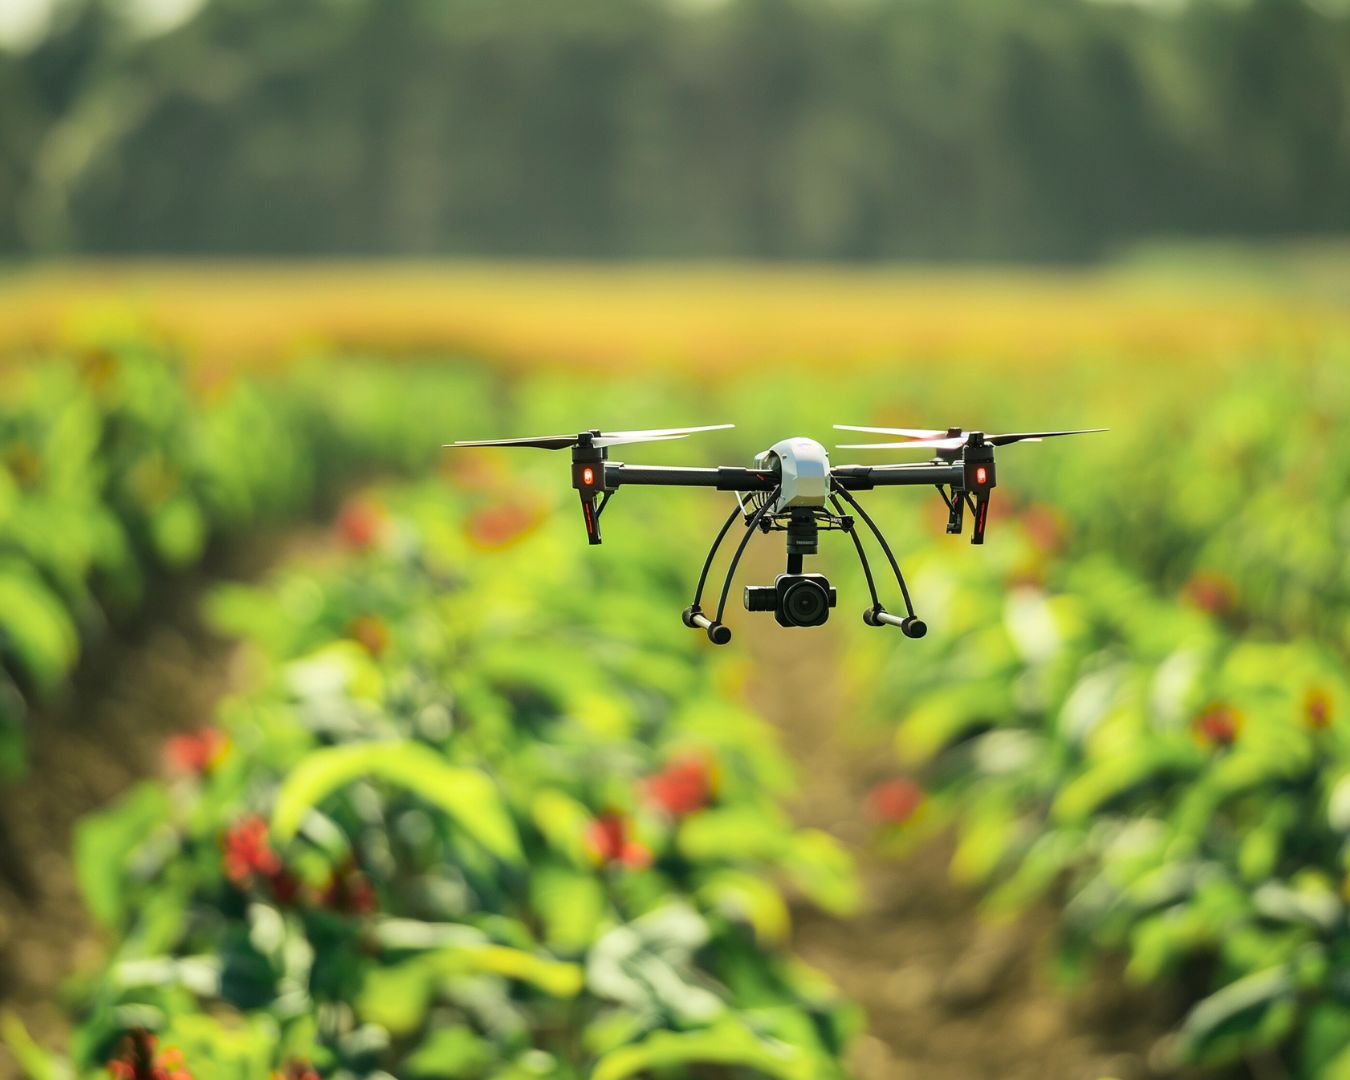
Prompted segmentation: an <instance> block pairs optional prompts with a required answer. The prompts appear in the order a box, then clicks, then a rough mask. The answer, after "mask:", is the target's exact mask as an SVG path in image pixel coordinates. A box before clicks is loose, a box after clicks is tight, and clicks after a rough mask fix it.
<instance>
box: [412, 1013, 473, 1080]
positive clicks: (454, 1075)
mask: <svg viewBox="0 0 1350 1080" xmlns="http://www.w3.org/2000/svg"><path fill="white" fill-rule="evenodd" d="M495 1060H496V1054H495V1052H494V1051H493V1049H492V1046H491V1045H490V1044H489V1043H488V1042H486V1041H485V1040H483V1039H480V1038H479V1037H478V1036H477V1035H475V1034H474V1033H473V1032H472V1031H471V1030H470V1029H469V1028H467V1027H464V1026H462V1025H459V1026H456V1027H443V1028H437V1029H436V1030H435V1031H433V1032H432V1033H431V1035H430V1036H429V1037H428V1038H427V1040H426V1041H425V1042H424V1043H422V1045H421V1046H419V1047H418V1048H417V1049H416V1050H414V1051H413V1052H412V1054H410V1055H409V1056H408V1058H407V1059H406V1060H405V1061H404V1062H403V1066H402V1069H403V1071H405V1072H406V1074H407V1075H408V1076H409V1077H412V1078H413V1080H422V1078H424V1077H425V1078H426V1080H474V1078H476V1077H479V1076H482V1075H483V1074H484V1072H485V1071H486V1070H487V1068H488V1067H489V1066H490V1065H491V1064H492V1063H493V1061H495Z"/></svg>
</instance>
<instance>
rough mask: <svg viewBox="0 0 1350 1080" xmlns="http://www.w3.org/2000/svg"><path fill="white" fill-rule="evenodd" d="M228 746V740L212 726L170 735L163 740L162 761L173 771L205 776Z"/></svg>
mask: <svg viewBox="0 0 1350 1080" xmlns="http://www.w3.org/2000/svg"><path fill="white" fill-rule="evenodd" d="M229 748H230V740H229V739H227V738H226V737H225V735H224V734H223V733H222V732H221V731H220V730H218V729H217V728H213V727H204V728H202V729H201V730H200V731H196V732H190V733H188V734H183V735H172V736H170V737H169V738H168V739H166V740H165V741H164V751H163V753H164V763H165V764H166V765H167V766H168V767H169V768H170V769H172V770H173V771H174V772H181V773H189V774H190V775H193V776H205V775H207V774H208V773H209V772H211V770H212V769H214V768H215V767H216V766H217V765H218V764H220V762H221V759H223V758H224V757H225V754H226V753H227V752H228V750H229Z"/></svg>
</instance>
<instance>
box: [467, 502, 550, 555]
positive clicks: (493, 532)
mask: <svg viewBox="0 0 1350 1080" xmlns="http://www.w3.org/2000/svg"><path fill="white" fill-rule="evenodd" d="M543 520H544V515H543V514H542V513H540V511H539V509H538V508H537V507H534V506H529V505H526V504H524V503H518V502H517V503H502V504H500V505H497V506H485V507H483V508H481V509H479V510H475V511H474V512H473V513H472V514H470V515H469V518H468V520H467V521H466V522H465V523H464V531H465V532H466V533H467V534H468V537H469V543H471V544H472V545H473V546H474V547H476V548H478V549H479V550H480V551H496V550H499V549H501V548H505V547H510V546H511V545H512V544H514V543H517V542H519V541H520V540H523V539H524V538H525V537H526V536H528V535H529V534H530V533H532V532H533V531H534V530H535V529H536V528H538V527H539V525H540V524H541V523H542V522H543Z"/></svg>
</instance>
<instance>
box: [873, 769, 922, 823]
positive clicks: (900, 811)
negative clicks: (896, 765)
mask: <svg viewBox="0 0 1350 1080" xmlns="http://www.w3.org/2000/svg"><path fill="white" fill-rule="evenodd" d="M923 800H924V790H923V788H922V787H920V786H919V785H918V784H917V783H916V782H915V781H913V780H911V779H909V777H907V776H897V777H895V778H894V779H891V780H883V781H881V783H879V784H877V785H875V786H874V787H873V788H872V790H871V791H869V792H868V793H867V799H866V806H867V813H868V815H869V816H870V817H871V818H872V819H873V820H874V821H877V822H879V823H881V824H883V825H902V824H904V823H905V822H906V821H909V820H910V819H911V818H912V817H913V816H914V815H915V814H916V813H917V812H918V809H919V807H920V806H922V805H923Z"/></svg>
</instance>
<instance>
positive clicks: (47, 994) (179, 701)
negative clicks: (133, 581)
mask: <svg viewBox="0 0 1350 1080" xmlns="http://www.w3.org/2000/svg"><path fill="white" fill-rule="evenodd" d="M294 542H295V534H292V535H291V536H290V537H287V538H285V539H283V538H282V537H281V536H270V537H269V536H262V537H258V538H255V539H253V540H251V541H250V543H249V544H248V545H247V548H246V549H245V550H241V551H232V552H230V553H228V554H224V555H216V556H213V557H212V558H210V559H209V560H208V562H207V565H206V566H205V567H204V568H202V569H201V570H200V571H197V572H194V573H192V574H188V575H183V576H180V577H176V578H174V579H172V580H168V581H162V582H160V583H158V585H157V587H156V594H155V599H154V601H153V602H152V603H151V604H150V606H149V610H147V611H146V612H145V613H144V615H143V616H142V617H141V618H139V619H137V620H136V622H135V623H134V624H133V625H130V626H123V627H119V628H117V630H116V631H115V632H114V633H110V634H109V635H108V636H107V637H106V638H105V639H104V640H102V641H100V642H98V643H97V644H96V646H95V647H94V648H92V649H91V650H90V652H89V655H88V656H87V658H86V660H85V661H84V662H83V663H82V664H81V666H80V668H79V670H78V671H77V672H76V675H75V678H74V680H73V681H72V684H71V686H70V687H68V688H67V690H66V692H65V693H64V694H63V695H62V697H61V698H60V700H58V701H55V702H51V703H49V704H47V705H45V706H43V707H40V708H38V709H37V710H35V712H34V713H33V715H31V716H30V717H29V733H30V734H29V746H28V756H29V768H28V772H27V775H26V776H25V777H24V779H22V780H21V781H19V782H18V783H6V784H4V785H0V1012H3V1011H5V1010H9V1011H12V1012H14V1013H15V1014H17V1015H18V1016H19V1018H20V1019H21V1020H22V1021H23V1022H24V1023H25V1024H26V1025H27V1027H28V1029H29V1031H30V1033H31V1034H32V1035H33V1037H34V1038H35V1039H37V1040H38V1041H39V1042H41V1043H43V1044H44V1045H47V1046H59V1045H61V1044H62V1043H63V1042H64V1039H65V1036H66V1034H67V1032H68V1029H69V1023H68V1021H67V1020H66V1018H65V1015H64V1011H63V1008H62V1005H61V1000H60V997H61V995H60V991H61V985H62V983H63V982H64V981H66V980H67V979H68V978H69V977H70V976H71V975H72V974H73V973H75V972H77V971H79V970H82V969H87V968H89V967H92V966H96V964H97V962H98V958H99V955H100V952H101V950H102V948H103V942H102V940H101V937H100V934H99V931H98V929H97V928H96V927H95V926H94V925H93V924H92V923H91V922H90V919H89V916H88V914H87V913H86V912H85V909H84V903H83V900H82V898H81V895H80V890H79V886H78V884H77V882H76V880H75V872H74V867H73V865H72V861H71V849H72V839H73V835H74V829H75V825H76V823H77V822H78V821H79V820H80V818H82V817H83V816H85V815H86V814H89V813H92V812H93V811H95V810H98V809H100V808H101V807H104V806H107V805H108V804H109V803H110V802H112V801H114V800H115V799H116V798H117V797H118V796H119V795H121V794H123V793H124V792H126V791H127V789H128V788H130V787H132V786H133V785H134V784H135V783H136V782H138V781H140V780H144V779H146V778H147V777H151V776H155V775H157V774H158V773H159V772H160V771H161V768H162V764H161V754H162V749H163V745H164V740H165V738H166V737H167V736H168V735H170V734H172V733H174V732H179V731H190V730H195V729H197V728H200V727H202V726H204V725H206V724H209V723H210V722H211V719H212V715H213V711H214V707H215V703H216V702H217V701H218V700H219V699H220V697H221V696H222V695H223V694H224V693H225V692H226V690H227V689H228V688H229V686H230V684H231V681H232V678H231V669H232V657H233V655H234V649H235V647H234V644H233V643H232V642H229V641H227V640H225V639H222V638H220V637H218V636H216V635H214V634H212V633H211V632H210V631H209V630H208V629H207V628H206V627H205V625H204V624H203V622H202V619H201V617H200V612H199V605H200V601H201V599H202V596H203V594H204V591H205V587H206V584H207V582H208V581H215V580H220V579H222V578H234V579H240V580H251V579H254V578H256V577H258V576H259V575H260V574H261V573H262V572H263V569H264V568H265V567H266V566H268V565H270V564H271V563H272V562H273V560H274V559H275V558H276V557H277V556H278V554H279V553H280V552H281V551H282V550H283V548H287V547H289V546H291V545H292V544H294ZM8 1067H9V1062H8V1055H7V1053H6V1051H5V1050H4V1049H3V1047H0V1076H6V1075H10V1073H9V1072H8V1071H7V1069H8Z"/></svg>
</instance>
